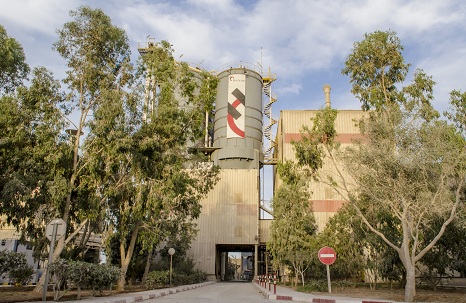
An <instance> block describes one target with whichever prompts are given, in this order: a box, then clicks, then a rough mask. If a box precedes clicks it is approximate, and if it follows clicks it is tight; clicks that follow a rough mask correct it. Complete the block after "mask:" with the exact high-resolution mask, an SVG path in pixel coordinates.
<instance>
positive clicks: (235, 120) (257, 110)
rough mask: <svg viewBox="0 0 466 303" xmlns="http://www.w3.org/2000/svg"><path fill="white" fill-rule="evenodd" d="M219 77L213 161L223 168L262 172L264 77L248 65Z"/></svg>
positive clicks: (221, 74)
mask: <svg viewBox="0 0 466 303" xmlns="http://www.w3.org/2000/svg"><path fill="white" fill-rule="evenodd" d="M217 77H218V78H219V84H218V88H217V100H216V105H215V119H214V144H213V147H214V148H216V150H215V151H214V152H213V153H212V160H213V161H214V162H215V164H217V165H219V166H220V168H222V169H259V168H260V163H262V162H263V153H262V125H263V122H262V121H263V120H262V87H263V84H262V76H261V74H260V73H259V72H258V71H255V70H253V69H252V68H250V67H247V66H239V67H236V68H234V67H231V68H229V69H226V70H224V71H222V72H220V73H219V74H218V75H217Z"/></svg>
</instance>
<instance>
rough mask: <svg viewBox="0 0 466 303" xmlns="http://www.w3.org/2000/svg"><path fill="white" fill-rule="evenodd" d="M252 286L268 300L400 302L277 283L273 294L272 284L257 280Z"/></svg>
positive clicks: (315, 302) (341, 302) (313, 302)
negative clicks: (318, 292)
mask: <svg viewBox="0 0 466 303" xmlns="http://www.w3.org/2000/svg"><path fill="white" fill-rule="evenodd" d="M253 284H254V286H255V287H256V288H257V289H259V291H260V292H261V293H262V294H263V295H264V297H265V298H267V299H269V300H281V301H295V302H311V303H402V302H394V301H387V300H380V299H358V298H349V297H339V296H332V295H331V294H329V295H328V296H322V295H320V296H319V295H314V294H307V293H302V292H298V291H295V290H293V289H291V288H288V287H283V286H279V285H277V286H276V287H277V291H276V294H274V285H273V284H271V285H270V290H269V284H268V283H267V285H266V287H263V286H261V285H259V284H257V282H253Z"/></svg>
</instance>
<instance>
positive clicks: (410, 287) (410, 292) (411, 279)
mask: <svg viewBox="0 0 466 303" xmlns="http://www.w3.org/2000/svg"><path fill="white" fill-rule="evenodd" d="M415 295H416V271H415V268H414V265H412V264H410V265H408V266H406V286H405V302H413V301H414V296H415Z"/></svg>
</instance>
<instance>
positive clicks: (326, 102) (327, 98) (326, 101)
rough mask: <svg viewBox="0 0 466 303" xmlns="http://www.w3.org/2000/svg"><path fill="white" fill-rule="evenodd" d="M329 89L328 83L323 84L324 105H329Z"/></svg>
mask: <svg viewBox="0 0 466 303" xmlns="http://www.w3.org/2000/svg"><path fill="white" fill-rule="evenodd" d="M330 90H331V87H330V85H328V84H325V85H324V94H325V107H330Z"/></svg>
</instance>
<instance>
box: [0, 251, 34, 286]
mask: <svg viewBox="0 0 466 303" xmlns="http://www.w3.org/2000/svg"><path fill="white" fill-rule="evenodd" d="M33 273H34V270H33V269H32V267H31V266H29V265H28V264H27V260H26V255H25V254H24V253H18V252H13V251H6V250H2V251H0V277H4V275H5V274H6V275H7V276H8V277H9V278H11V279H12V280H13V281H14V282H15V283H19V284H26V283H28V282H29V281H30V280H31V278H32V274H33Z"/></svg>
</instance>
